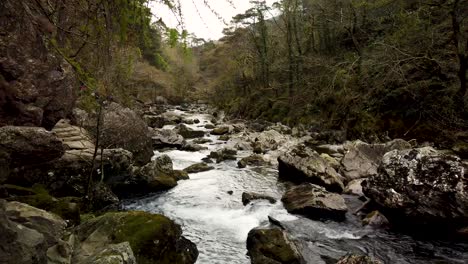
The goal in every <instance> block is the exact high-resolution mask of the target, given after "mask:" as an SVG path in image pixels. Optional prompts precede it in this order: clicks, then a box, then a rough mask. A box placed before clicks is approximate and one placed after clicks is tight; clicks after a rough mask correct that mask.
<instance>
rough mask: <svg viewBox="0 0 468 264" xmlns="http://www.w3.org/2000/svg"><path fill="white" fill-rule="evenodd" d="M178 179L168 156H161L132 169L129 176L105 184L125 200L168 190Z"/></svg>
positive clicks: (115, 178) (112, 179)
mask: <svg viewBox="0 0 468 264" xmlns="http://www.w3.org/2000/svg"><path fill="white" fill-rule="evenodd" d="M179 177H180V173H176V172H174V170H173V165H172V160H171V159H170V158H169V156H167V155H162V156H159V157H157V158H156V159H155V160H153V161H151V162H150V163H148V164H146V165H145V166H143V167H133V169H132V172H131V173H130V174H127V175H123V177H113V178H110V179H108V180H107V184H108V185H109V186H110V187H111V189H112V191H113V192H114V193H115V194H117V195H118V196H119V197H121V198H122V197H123V198H127V197H134V196H141V195H146V194H149V193H152V192H158V191H164V190H169V189H171V188H173V187H175V186H176V185H177V180H178V179H179Z"/></svg>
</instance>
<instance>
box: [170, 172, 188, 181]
mask: <svg viewBox="0 0 468 264" xmlns="http://www.w3.org/2000/svg"><path fill="white" fill-rule="evenodd" d="M172 177H173V178H174V179H175V180H176V181H180V180H188V179H190V177H189V175H188V173H187V172H186V171H183V170H174V171H173V172H172Z"/></svg>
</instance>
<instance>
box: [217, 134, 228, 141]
mask: <svg viewBox="0 0 468 264" xmlns="http://www.w3.org/2000/svg"><path fill="white" fill-rule="evenodd" d="M218 139H219V140H222V141H228V140H229V139H231V137H230V136H229V135H222V136H219V138H218Z"/></svg>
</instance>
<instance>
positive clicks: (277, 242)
mask: <svg viewBox="0 0 468 264" xmlns="http://www.w3.org/2000/svg"><path fill="white" fill-rule="evenodd" d="M247 250H248V255H249V256H250V261H251V263H252V264H266V263H268V264H305V260H304V258H303V257H302V256H301V253H300V252H299V250H298V248H297V247H296V245H295V244H294V242H293V241H292V240H291V239H290V238H289V236H288V235H287V234H286V232H285V231H283V230H280V229H278V228H272V229H252V230H250V232H249V234H248V237H247Z"/></svg>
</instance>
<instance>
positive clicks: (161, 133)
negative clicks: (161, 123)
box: [150, 129, 185, 149]
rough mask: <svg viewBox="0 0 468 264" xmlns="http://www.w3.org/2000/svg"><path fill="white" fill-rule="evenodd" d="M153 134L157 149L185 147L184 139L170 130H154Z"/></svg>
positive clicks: (154, 144)
mask: <svg viewBox="0 0 468 264" xmlns="http://www.w3.org/2000/svg"><path fill="white" fill-rule="evenodd" d="M150 132H151V139H152V141H153V147H154V148H155V149H163V148H177V149H180V148H182V146H184V145H185V140H184V137H182V136H181V135H179V134H177V133H176V132H174V131H173V130H169V129H154V130H152V131H150Z"/></svg>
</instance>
